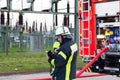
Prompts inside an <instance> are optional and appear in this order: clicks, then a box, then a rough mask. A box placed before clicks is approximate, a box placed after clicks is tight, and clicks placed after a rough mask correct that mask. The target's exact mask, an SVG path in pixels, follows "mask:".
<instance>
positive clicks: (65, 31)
mask: <svg viewBox="0 0 120 80" xmlns="http://www.w3.org/2000/svg"><path fill="white" fill-rule="evenodd" d="M55 34H56V36H57V35H62V36H65V35H66V36H67V38H72V36H71V33H70V31H69V29H68V27H64V26H60V27H58V28H57V29H56V32H55Z"/></svg>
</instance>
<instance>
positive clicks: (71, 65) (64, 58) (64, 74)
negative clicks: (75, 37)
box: [50, 40, 78, 80]
mask: <svg viewBox="0 0 120 80" xmlns="http://www.w3.org/2000/svg"><path fill="white" fill-rule="evenodd" d="M77 50H78V48H77V44H75V43H74V42H73V41H72V40H71V41H69V42H66V43H65V44H63V45H62V46H60V48H59V52H58V55H57V58H56V59H51V61H50V63H51V64H52V65H53V66H55V70H54V72H53V80H72V79H75V77H76V59H77ZM54 78H55V79H54Z"/></svg>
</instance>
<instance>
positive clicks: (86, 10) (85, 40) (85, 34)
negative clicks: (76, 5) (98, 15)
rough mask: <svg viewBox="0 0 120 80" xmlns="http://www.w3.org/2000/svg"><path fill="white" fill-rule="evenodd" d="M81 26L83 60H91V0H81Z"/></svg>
mask: <svg viewBox="0 0 120 80" xmlns="http://www.w3.org/2000/svg"><path fill="white" fill-rule="evenodd" d="M81 7H82V11H81V18H82V20H81V24H82V26H81V28H82V39H81V41H82V43H81V44H82V47H81V49H82V56H83V61H90V43H91V41H90V38H91V37H90V36H91V31H90V19H91V16H90V0H81Z"/></svg>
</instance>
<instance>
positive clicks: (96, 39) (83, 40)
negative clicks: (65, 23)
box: [78, 0, 120, 75]
mask: <svg viewBox="0 0 120 80" xmlns="http://www.w3.org/2000/svg"><path fill="white" fill-rule="evenodd" d="M78 15H79V48H80V49H79V53H80V56H81V57H82V59H83V61H85V62H89V61H90V60H91V59H92V58H94V57H95V56H96V55H97V53H98V52H99V51H100V50H101V49H102V48H104V47H106V46H109V50H108V51H107V52H105V53H104V55H102V56H101V57H100V58H99V59H98V60H97V61H96V62H95V63H94V64H93V65H92V66H91V68H92V70H93V71H94V72H104V73H109V74H116V75H118V74H120V0H79V2H78ZM101 65H102V66H101Z"/></svg>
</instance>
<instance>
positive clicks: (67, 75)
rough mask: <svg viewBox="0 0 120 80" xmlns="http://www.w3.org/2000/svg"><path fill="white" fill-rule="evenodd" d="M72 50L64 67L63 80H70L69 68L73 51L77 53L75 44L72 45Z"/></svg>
mask: <svg viewBox="0 0 120 80" xmlns="http://www.w3.org/2000/svg"><path fill="white" fill-rule="evenodd" d="M70 48H71V50H72V54H71V56H70V58H69V59H68V62H67V65H66V76H65V80H70V67H71V62H72V60H73V54H74V52H75V51H77V44H73V45H72V46H71V47H70Z"/></svg>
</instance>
